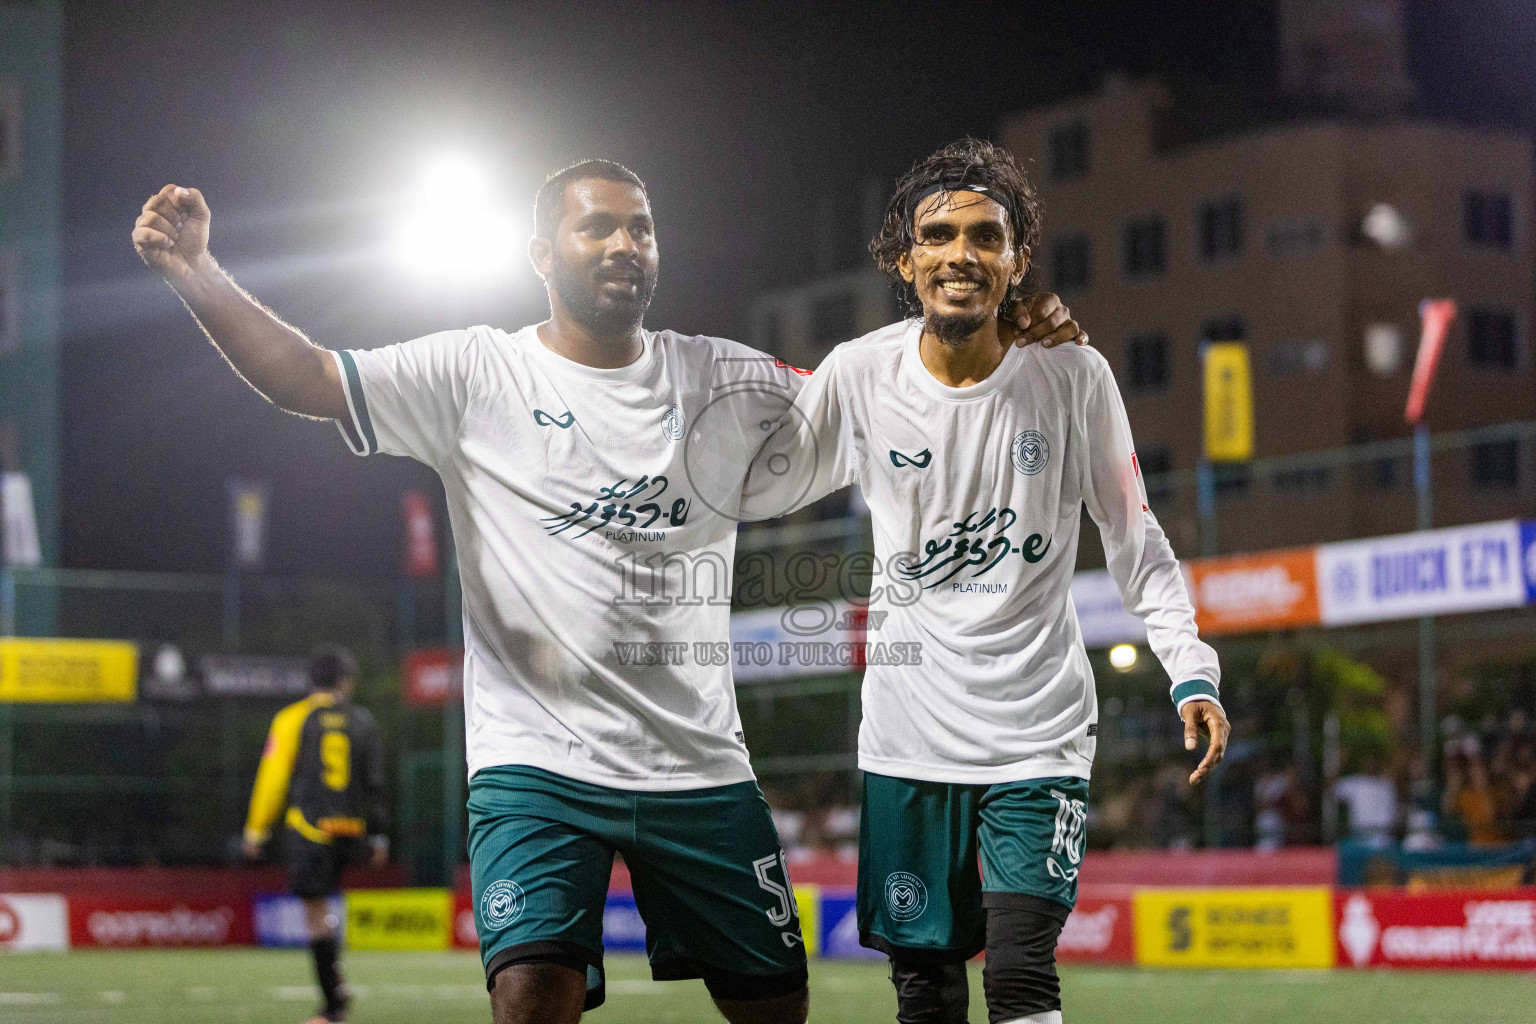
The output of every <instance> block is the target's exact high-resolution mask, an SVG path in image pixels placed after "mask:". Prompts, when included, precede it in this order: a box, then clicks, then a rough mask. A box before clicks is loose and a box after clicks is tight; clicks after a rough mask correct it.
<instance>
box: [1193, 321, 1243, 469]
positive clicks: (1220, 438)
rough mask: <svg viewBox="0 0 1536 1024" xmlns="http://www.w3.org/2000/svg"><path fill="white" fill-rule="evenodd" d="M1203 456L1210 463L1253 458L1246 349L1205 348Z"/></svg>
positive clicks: (1240, 346)
mask: <svg viewBox="0 0 1536 1024" xmlns="http://www.w3.org/2000/svg"><path fill="white" fill-rule="evenodd" d="M1205 457H1206V458H1207V459H1210V460H1211V461H1212V462H1244V461H1247V460H1248V459H1251V458H1253V374H1252V373H1251V372H1250V370H1249V367H1248V346H1246V345H1243V344H1240V343H1238V342H1231V341H1224V342H1220V343H1213V344H1210V345H1207V346H1205Z"/></svg>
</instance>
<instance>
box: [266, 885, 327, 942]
mask: <svg viewBox="0 0 1536 1024" xmlns="http://www.w3.org/2000/svg"><path fill="white" fill-rule="evenodd" d="M330 902H331V913H332V914H333V915H335V917H336V920H337V921H340V922H341V923H342V926H341V928H342V933H343V941H345V929H346V907H345V906H344V905H343V903H342V900H341V897H340V896H332V897H331V901H330ZM251 904H252V915H253V916H252V926H253V927H252V930H253V931H254V932H255V934H256V945H258V946H267V947H269V948H272V949H303V948H306V947H308V945H309V919H308V918H307V917H305V915H304V902H303V901H302V900H300V899H299V898H298V897H297V896H294V895H292V894H290V893H286V892H259V893H257V894H256V895H255V896H253V897H252V899H251Z"/></svg>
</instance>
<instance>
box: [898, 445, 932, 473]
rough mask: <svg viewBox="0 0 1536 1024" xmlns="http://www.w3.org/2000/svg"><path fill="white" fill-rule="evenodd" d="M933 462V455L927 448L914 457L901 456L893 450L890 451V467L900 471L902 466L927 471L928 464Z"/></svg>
mask: <svg viewBox="0 0 1536 1024" xmlns="http://www.w3.org/2000/svg"><path fill="white" fill-rule="evenodd" d="M932 461H933V453H932V452H930V451H929V450H928V449H927V448H924V449H923V450H922V451H920V452H918V453H917V454H916V455H903V454H902V453H901V452H899V451H897V450H896V449H895V448H892V449H891V465H893V466H895V467H896V468H897V469H900V468H901V467H902V466H916V467H917V468H918V469H927V468H928V463H930V462H932Z"/></svg>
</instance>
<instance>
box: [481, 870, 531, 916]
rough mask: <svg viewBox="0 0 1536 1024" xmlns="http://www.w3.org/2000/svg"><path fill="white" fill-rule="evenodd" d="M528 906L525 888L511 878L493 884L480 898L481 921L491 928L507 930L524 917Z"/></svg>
mask: <svg viewBox="0 0 1536 1024" xmlns="http://www.w3.org/2000/svg"><path fill="white" fill-rule="evenodd" d="M527 905H528V901H527V899H526V897H524V895H523V887H522V886H520V885H518V884H517V883H516V882H514V881H512V880H511V879H510V878H503V879H502V880H501V881H499V882H492V883H491V884H490V885H488V886H486V889H485V892H484V893H483V894H481V896H480V920H482V921H484V922H485V923H486V925H487V926H488V927H490V928H505V927H506V926H507V925H509V924H511V923H512V922H513V921H516V920H517V919H518V918H520V917H522V916H523V908H524V907H526V906H527Z"/></svg>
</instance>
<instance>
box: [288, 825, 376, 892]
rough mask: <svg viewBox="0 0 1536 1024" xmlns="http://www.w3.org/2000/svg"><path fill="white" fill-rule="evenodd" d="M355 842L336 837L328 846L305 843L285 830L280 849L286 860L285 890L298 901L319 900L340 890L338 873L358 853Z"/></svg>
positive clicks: (289, 830) (300, 837)
mask: <svg viewBox="0 0 1536 1024" xmlns="http://www.w3.org/2000/svg"><path fill="white" fill-rule="evenodd" d="M357 845H358V844H357V841H356V840H355V839H350V838H342V837H338V838H336V839H335V840H334V841H332V842H329V843H316V842H313V841H311V840H308V839H305V838H304V837H303V836H301V835H299V834H298V833H297V832H295V831H294V830H293V829H291V828H290V829H285V830H284V838H283V848H284V853H285V854H286V855H287V859H288V888H289V889H291V890H292V891H293V894H294V895H295V896H297V897H298V898H299V899H301V900H320V899H324V898H325V897H327V896H329V895H331V894H332V893H334V892H337V891H339V890H340V889H341V872H342V870H343V869H345V868H346V866H347V865H348V864H349V863H351V861H352V860H353V858H354V856H355V855H356V852H357Z"/></svg>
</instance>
